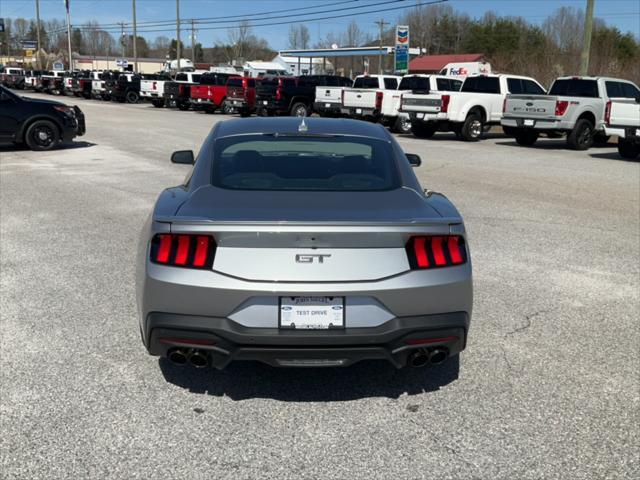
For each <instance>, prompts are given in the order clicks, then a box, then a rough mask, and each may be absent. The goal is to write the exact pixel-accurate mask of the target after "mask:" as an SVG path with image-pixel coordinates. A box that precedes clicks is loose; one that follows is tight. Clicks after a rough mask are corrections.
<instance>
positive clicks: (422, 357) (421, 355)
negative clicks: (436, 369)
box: [407, 350, 429, 368]
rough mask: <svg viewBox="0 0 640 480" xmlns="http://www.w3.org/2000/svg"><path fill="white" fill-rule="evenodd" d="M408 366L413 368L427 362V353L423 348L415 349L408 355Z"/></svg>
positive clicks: (422, 365)
mask: <svg viewBox="0 0 640 480" xmlns="http://www.w3.org/2000/svg"><path fill="white" fill-rule="evenodd" d="M407 363H408V364H409V366H411V367H414V368H420V367H424V366H425V365H426V364H427V363H429V353H428V352H426V351H425V350H416V351H415V352H413V353H411V355H409V359H408V360H407Z"/></svg>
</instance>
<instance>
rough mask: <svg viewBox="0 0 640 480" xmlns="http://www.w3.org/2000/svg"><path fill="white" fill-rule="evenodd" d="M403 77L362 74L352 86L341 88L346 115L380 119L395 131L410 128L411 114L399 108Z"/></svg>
mask: <svg viewBox="0 0 640 480" xmlns="http://www.w3.org/2000/svg"><path fill="white" fill-rule="evenodd" d="M401 80H402V77H398V76H395V75H360V76H358V77H356V79H355V80H354V82H353V87H352V88H345V89H344V90H343V92H342V108H341V112H342V114H343V115H347V116H349V117H351V118H363V119H367V120H371V121H374V122H380V123H383V124H384V125H387V126H389V127H390V128H391V130H392V131H396V132H408V131H409V129H410V128H411V126H410V125H409V123H408V116H407V115H401V114H400V113H399V112H398V107H399V106H400V92H399V91H398V86H399V85H400V81H401Z"/></svg>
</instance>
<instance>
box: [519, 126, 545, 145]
mask: <svg viewBox="0 0 640 480" xmlns="http://www.w3.org/2000/svg"><path fill="white" fill-rule="evenodd" d="M539 136H540V134H539V133H538V132H536V131H535V130H520V131H519V132H516V134H515V139H516V143H517V144H518V145H522V146H524V147H530V146H532V145H533V144H534V143H536V141H537V140H538V137H539Z"/></svg>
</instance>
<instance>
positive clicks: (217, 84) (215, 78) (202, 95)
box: [190, 73, 231, 113]
mask: <svg viewBox="0 0 640 480" xmlns="http://www.w3.org/2000/svg"><path fill="white" fill-rule="evenodd" d="M230 76H231V74H229V73H205V74H204V75H202V77H200V84H199V85H193V86H192V87H191V94H190V95H191V108H193V110H204V111H205V112H207V113H213V112H215V111H216V109H218V108H223V107H225V105H224V104H225V100H226V99H227V80H228V79H229V77H230ZM223 113H224V112H223Z"/></svg>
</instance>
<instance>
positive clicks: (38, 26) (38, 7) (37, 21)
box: [36, 0, 42, 70]
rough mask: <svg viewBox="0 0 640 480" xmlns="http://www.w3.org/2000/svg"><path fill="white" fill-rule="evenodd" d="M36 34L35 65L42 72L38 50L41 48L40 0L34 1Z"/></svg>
mask: <svg viewBox="0 0 640 480" xmlns="http://www.w3.org/2000/svg"><path fill="white" fill-rule="evenodd" d="M36 32H37V36H38V50H37V51H36V64H37V65H38V70H42V59H41V58H40V48H42V45H41V44H40V0H36Z"/></svg>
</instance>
